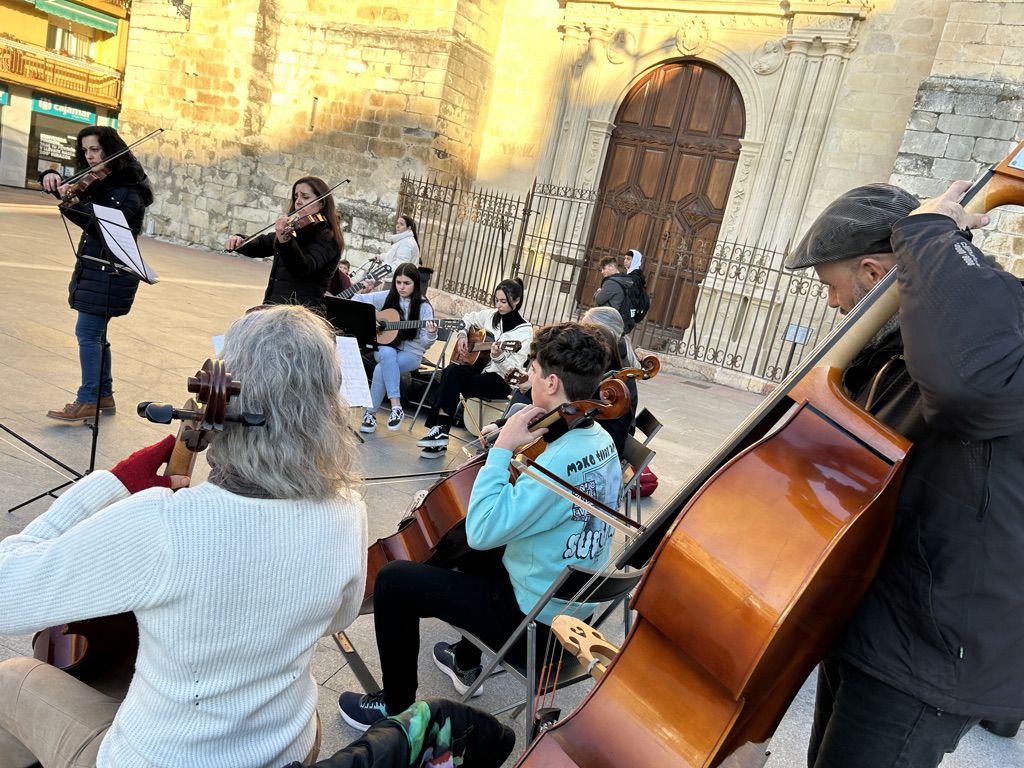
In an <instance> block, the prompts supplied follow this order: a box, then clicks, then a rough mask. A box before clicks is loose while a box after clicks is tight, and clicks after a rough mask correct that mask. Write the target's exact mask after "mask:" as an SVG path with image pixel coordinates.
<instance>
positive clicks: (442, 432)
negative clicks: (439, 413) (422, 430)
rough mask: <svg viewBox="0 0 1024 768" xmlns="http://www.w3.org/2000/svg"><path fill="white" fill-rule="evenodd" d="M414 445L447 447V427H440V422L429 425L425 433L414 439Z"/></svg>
mask: <svg viewBox="0 0 1024 768" xmlns="http://www.w3.org/2000/svg"><path fill="white" fill-rule="evenodd" d="M416 445H418V446H419V447H420V448H441V447H445V448H447V447H448V427H442V426H441V425H440V424H438V425H437V426H436V427H431V428H430V431H429V432H427V434H425V435H424V436H423V437H421V438H420V439H419V440H417V441H416Z"/></svg>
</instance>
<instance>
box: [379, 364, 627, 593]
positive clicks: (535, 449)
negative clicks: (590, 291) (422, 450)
mask: <svg viewBox="0 0 1024 768" xmlns="http://www.w3.org/2000/svg"><path fill="white" fill-rule="evenodd" d="M599 395H600V397H601V399H600V400H578V401H576V402H571V403H563V404H562V405H560V406H559V407H558V408H555V409H554V410H552V411H550V412H548V413H546V414H544V415H543V416H541V417H540V418H538V419H537V420H535V421H534V422H533V423H532V424H531V425H530V429H531V431H536V430H540V429H542V428H545V427H547V428H548V432H547V433H546V434H545V435H543V436H541V437H538V438H537V440H535V441H534V442H533V443H530V444H529V445H528V446H524V447H523V448H520V449H519V452H520V453H521V454H522V455H525V456H527V457H529V458H533V459H535V458H536V457H537V456H539V455H540V454H541V453H542V452H543V450H544V448H545V447H546V446H547V444H548V443H549V442H553V441H554V440H555V439H557V437H558V436H559V435H561V434H564V433H565V431H567V430H568V429H569V428H571V427H572V426H575V425H579V423H580V422H581V421H582V420H583V419H587V418H593V419H614V418H618V417H619V416H621V415H622V413H623V412H624V411H625V409H627V408H629V393H628V392H627V390H626V387H625V385H624V384H623V383H622V382H621V381H616V380H611V379H610V380H607V381H603V382H601V388H600V390H599ZM559 430H560V431H559ZM486 458H487V457H486V454H481V455H479V456H475V457H473V458H472V459H470V460H469V461H467V462H466V463H465V464H463V465H462V466H461V467H459V468H458V469H456V470H455V471H454V472H452V473H451V474H450V475H448V476H447V477H445V478H443V479H441V480H439V481H438V482H436V483H434V485H432V486H431V487H430V489H429V490H428V491H427V494H426V496H425V497H424V498H423V501H422V502H421V503H420V505H419V506H418V507H417V508H416V509H414V510H413V511H412V512H411V513H410V514H409V516H408V517H406V518H404V519H403V520H402V521H400V522H399V524H398V530H397V531H396V532H395V533H393V534H391V535H390V536H386V537H385V538H383V539H377V541H375V542H374V543H373V544H371V545H370V547H369V550H368V552H367V558H366V592H365V593H364V596H363V597H364V599H363V609H362V612H363V613H369V612H370V611H371V610H372V601H373V586H374V583H375V582H376V579H377V574H378V573H379V572H380V569H381V568H383V567H384V566H385V565H387V564H388V563H390V562H391V561H392V560H411V561H413V562H417V563H429V564H431V565H440V566H445V565H447V564H450V563H453V562H454V561H455V560H456V559H458V557H459V556H460V555H462V554H464V553H466V552H468V551H469V545H468V544H467V543H466V532H465V526H464V524H465V521H466V512H467V511H468V509H469V497H470V494H471V493H472V491H473V483H474V482H475V481H476V476H477V474H478V473H479V472H480V469H481V467H483V465H484V461H485V460H486Z"/></svg>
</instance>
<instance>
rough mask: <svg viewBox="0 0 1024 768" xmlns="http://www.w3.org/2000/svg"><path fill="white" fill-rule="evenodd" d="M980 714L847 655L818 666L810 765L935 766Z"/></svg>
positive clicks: (843, 767) (842, 767)
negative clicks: (946, 707) (939, 701)
mask: <svg viewBox="0 0 1024 768" xmlns="http://www.w3.org/2000/svg"><path fill="white" fill-rule="evenodd" d="M977 722H978V719H977V718H974V717H968V716H966V715H954V714H952V713H950V712H943V711H942V710H941V709H936V708H935V707H933V706H931V705H929V704H926V703H925V702H923V701H921V700H920V699H916V698H914V697H913V696H910V695H909V694H906V693H903V692H902V691H899V690H897V689H895V688H893V687H892V686H890V685H887V684H886V683H883V682H882V681H881V680H878V679H876V678H874V677H872V676H871V675H869V674H867V673H865V672H862V671H861V670H859V669H858V668H857V667H855V666H853V665H852V664H848V663H847V662H845V661H842V660H836V659H826V660H825V661H823V662H822V663H821V664H820V665H819V666H818V690H817V695H816V697H815V701H814V724H813V725H812V727H811V743H810V746H809V747H808V750H807V765H808V766H809V768H864V767H865V766H871V768H935V767H936V766H938V764H939V763H940V762H942V757H943V755H945V754H947V753H950V752H952V751H953V750H955V749H956V746H957V744H959V743H960V739H961V738H962V737H963V735H964V734H965V733H967V731H969V730H970V729H971V728H972V727H973V726H974V725H975V724H976V723H977Z"/></svg>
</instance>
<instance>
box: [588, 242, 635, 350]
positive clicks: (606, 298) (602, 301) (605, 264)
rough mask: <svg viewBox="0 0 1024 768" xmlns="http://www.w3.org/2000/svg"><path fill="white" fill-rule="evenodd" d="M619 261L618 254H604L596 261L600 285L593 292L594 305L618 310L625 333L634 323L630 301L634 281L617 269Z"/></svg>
mask: <svg viewBox="0 0 1024 768" xmlns="http://www.w3.org/2000/svg"><path fill="white" fill-rule="evenodd" d="M619 261H620V257H619V256H605V257H604V258H603V259H601V261H600V262H598V268H599V269H600V270H601V276H602V279H601V287H600V288H598V289H597V292H596V293H595V294H594V306H597V307H612V308H613V309H616V310H618V312H619V314H620V315H622V325H623V327H624V329H625V333H629V332H630V331H632V330H633V328H634V326H635V325H636V322H635V321H634V320H633V303H632V301H630V293H631V292H632V290H633V287H634V283H633V280H632V278H631V277H630V276H628V275H623V274H622V273H621V272H620V271H619Z"/></svg>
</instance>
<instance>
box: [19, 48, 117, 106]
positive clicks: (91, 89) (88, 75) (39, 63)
mask: <svg viewBox="0 0 1024 768" xmlns="http://www.w3.org/2000/svg"><path fill="white" fill-rule="evenodd" d="M0 80H8V81H10V82H15V83H19V84H21V85H28V86H32V87H35V88H39V89H40V90H43V91H47V92H48V93H55V94H59V95H62V96H71V97H74V98H77V99H82V100H84V101H87V102H90V103H94V104H103V105H104V106H108V107H117V106H119V105H120V103H121V81H122V75H121V73H120V72H118V71H117V70H116V69H110V68H109V67H103V66H100V65H99V64H89V63H88V62H84V61H78V60H77V59H72V58H71V57H69V56H62V55H60V54H59V53H52V52H51V51H48V50H46V49H45V48H40V47H38V46H35V45H29V44H28V43H23V42H21V41H20V40H12V39H11V38H9V37H0Z"/></svg>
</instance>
